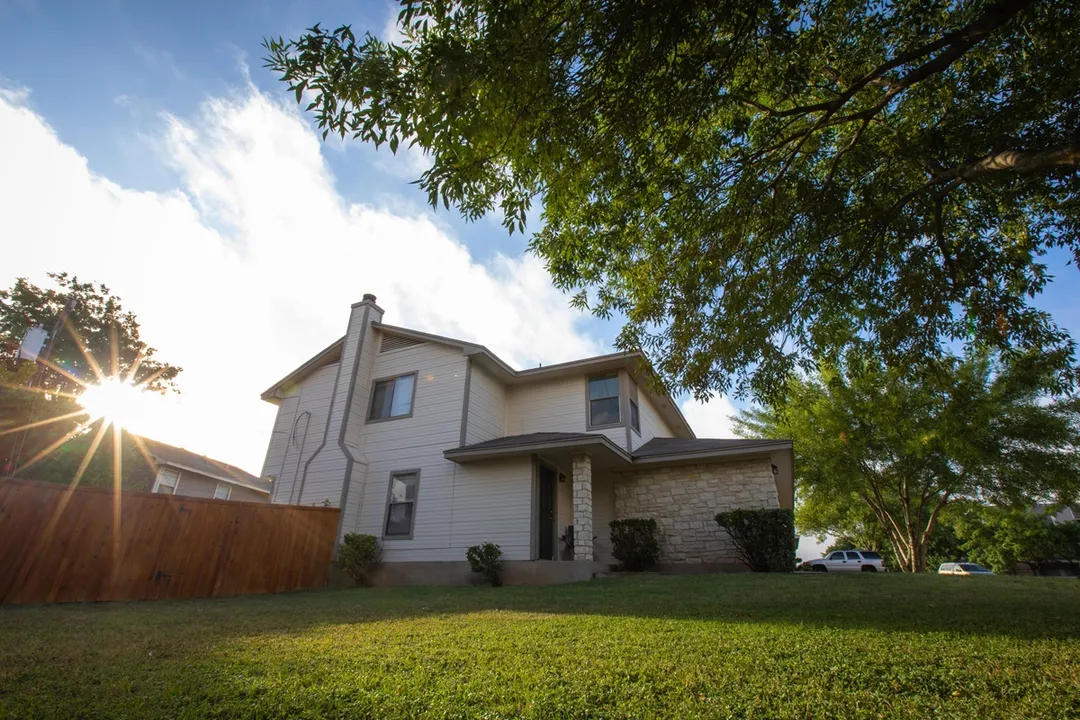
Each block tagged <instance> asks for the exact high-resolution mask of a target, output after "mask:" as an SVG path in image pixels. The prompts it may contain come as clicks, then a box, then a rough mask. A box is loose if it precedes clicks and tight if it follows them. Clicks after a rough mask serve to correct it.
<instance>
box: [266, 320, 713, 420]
mask: <svg viewBox="0 0 1080 720" xmlns="http://www.w3.org/2000/svg"><path fill="white" fill-rule="evenodd" d="M371 306H372V307H375V308H377V309H378V306H377V305H374V304H372V305H371ZM371 327H373V328H376V329H378V330H382V331H384V332H388V333H392V334H395V335H402V336H405V337H412V338H415V339H417V340H422V341H425V342H433V343H439V344H442V345H448V346H450V347H456V348H459V349H461V351H462V352H463V353H464V354H465V356H466V357H472V358H476V359H479V360H480V361H481V362H482V364H484V365H485V367H488V369H491V370H492V371H494V373H495V375H496V376H497V379H499V380H501V381H502V382H503V383H506V384H509V385H516V384H521V383H526V382H531V381H533V380H534V379H545V378H547V377H552V376H554V377H559V376H569V375H575V374H577V373H578V372H579V371H580V372H581V373H582V374H585V375H589V374H592V373H599V372H604V371H616V370H624V371H626V372H627V374H628V375H630V376H632V377H642V380H643V382H642V383H638V384H639V385H641V384H645V385H646V388H645V391H646V393H648V395H649V397H650V399H651V400H652V401H653V406H654V408H655V410H656V412H657V413H658V414H659V415H660V417H661V418H662V419H663V420H664V422H665V423H666V424H667V425H668V427H669V428H670V429H671V431H672V432H673V433H674V434H675V435H676V436H677V437H685V438H693V437H695V435H694V431H693V429H691V427H690V424H689V423H688V422H687V421H686V417H685V416H684V415H683V413H682V410H680V409H679V405H678V403H676V402H675V400H674V399H673V398H672V397H671V396H670V395H667V394H664V393H662V392H656V391H655V390H653V389H652V385H651V384H649V383H648V382H645V381H646V380H648V378H647V377H645V376H646V375H647V376H649V377H654V376H655V372H654V371H653V370H652V369H651V367H650V366H649V364H648V361H647V360H646V359H645V356H644V355H642V354H641V353H640V352H636V351H633V352H616V353H609V354H607V355H597V356H595V357H591V358H583V359H581V360H571V361H569V362H564V363H556V364H554V365H545V366H543V367H536V368H529V369H526V370H515V369H514V368H512V367H510V366H509V365H507V364H506V363H505V362H504V361H503V360H501V359H500V358H499V357H498V356H496V355H495V354H494V353H493V352H491V351H490V350H488V349H487V348H486V347H484V346H483V345H479V344H477V343H471V342H466V341H463V340H456V339H454V338H449V337H445V336H443V335H433V334H431V333H425V332H420V331H418V330H410V329H408V328H403V327H398V326H396V325H386V324H385V323H382V322H379V321H374V322H372V323H371ZM344 340H345V338H341V339H340V340H338V341H337V342H335V343H333V344H332V345H330V346H329V347H327V348H325V349H324V350H322V351H321V352H320V353H319V354H318V355H316V356H315V357H313V358H311V359H310V360H308V361H307V362H305V363H304V364H303V365H301V366H300V367H298V368H297V369H296V370H294V371H293V372H291V373H289V374H288V375H286V376H285V377H284V378H282V379H281V380H279V381H277V382H276V383H274V384H273V385H272V386H270V387H269V388H268V389H267V390H266V391H264V392H263V394H262V399H263V400H266V401H267V402H271V403H274V404H278V403H279V402H280V397H281V396H280V394H279V393H280V391H281V390H282V389H283V388H284V387H285V386H286V385H288V384H289V383H298V382H300V381H302V380H303V379H304V378H305V377H307V375H309V374H311V373H312V372H314V371H315V370H316V369H318V367H320V366H321V364H328V363H329V362H332V361H333V360H334V359H336V358H335V357H334V356H335V354H336V355H337V356H339V357H340V354H341V351H342V348H343V345H344Z"/></svg>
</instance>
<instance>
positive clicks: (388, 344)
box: [379, 334, 424, 353]
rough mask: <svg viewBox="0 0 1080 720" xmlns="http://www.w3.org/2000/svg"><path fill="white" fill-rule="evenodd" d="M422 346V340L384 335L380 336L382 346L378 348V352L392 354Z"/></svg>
mask: <svg viewBox="0 0 1080 720" xmlns="http://www.w3.org/2000/svg"><path fill="white" fill-rule="evenodd" d="M423 344H424V341H423V340H417V339H415V338H411V337H406V336H404V335H389V334H385V335H383V336H382V344H381V345H380V346H379V352H380V353H387V352H393V351H394V350H404V349H405V348H410V347H413V346H414V345H423Z"/></svg>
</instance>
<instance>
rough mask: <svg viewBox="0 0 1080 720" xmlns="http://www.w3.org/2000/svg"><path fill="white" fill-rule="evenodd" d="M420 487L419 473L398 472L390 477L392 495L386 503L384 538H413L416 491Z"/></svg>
mask: <svg viewBox="0 0 1080 720" xmlns="http://www.w3.org/2000/svg"><path fill="white" fill-rule="evenodd" d="M419 486H420V473H419V472H416V471H410V472H396V473H394V474H392V475H391V476H390V495H389V497H388V498H387V502H386V527H385V528H384V531H383V535H384V537H388V538H410V537H412V533H413V520H414V519H415V517H416V491H417V489H418V488H419Z"/></svg>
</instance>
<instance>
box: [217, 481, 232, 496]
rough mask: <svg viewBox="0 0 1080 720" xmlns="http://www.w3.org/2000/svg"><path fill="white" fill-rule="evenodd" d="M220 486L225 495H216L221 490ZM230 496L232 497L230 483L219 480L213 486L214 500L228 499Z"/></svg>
mask: <svg viewBox="0 0 1080 720" xmlns="http://www.w3.org/2000/svg"><path fill="white" fill-rule="evenodd" d="M222 488H225V497H218V493H219V492H220V491H221V489H222ZM231 497H232V485H230V484H228V483H223V482H219V483H218V484H217V486H215V487H214V499H215V500H228V499H230V498H231Z"/></svg>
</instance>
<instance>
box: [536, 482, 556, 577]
mask: <svg viewBox="0 0 1080 720" xmlns="http://www.w3.org/2000/svg"><path fill="white" fill-rule="evenodd" d="M539 546H540V547H539V557H540V559H541V560H554V559H555V471H554V470H552V469H551V468H549V467H547V466H545V465H541V466H540V542H539Z"/></svg>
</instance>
